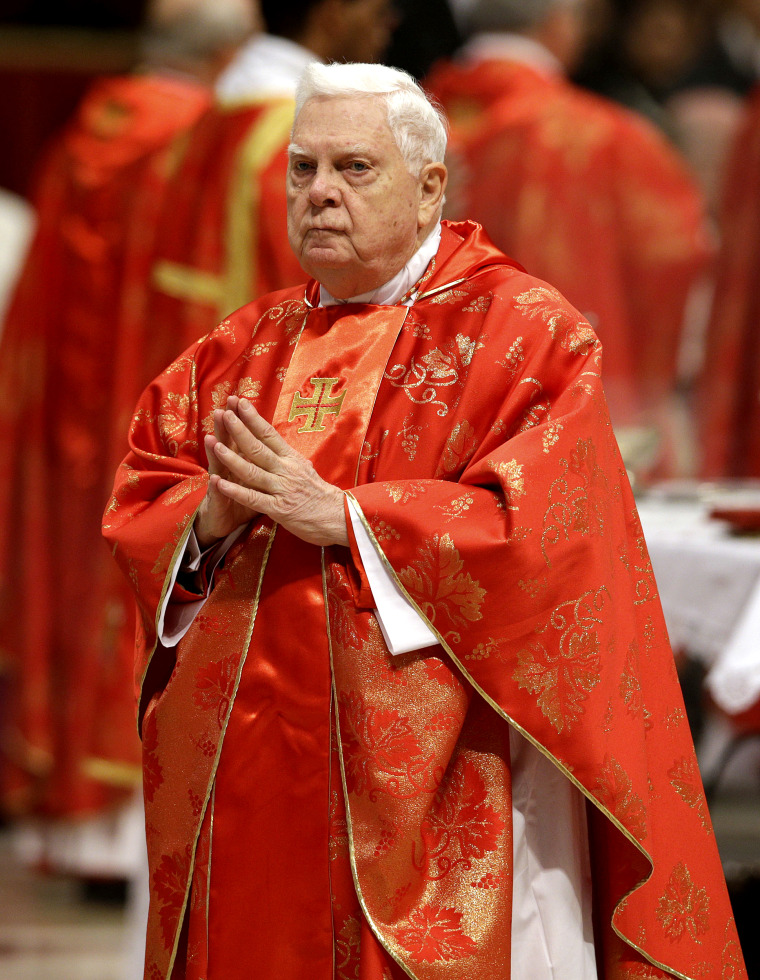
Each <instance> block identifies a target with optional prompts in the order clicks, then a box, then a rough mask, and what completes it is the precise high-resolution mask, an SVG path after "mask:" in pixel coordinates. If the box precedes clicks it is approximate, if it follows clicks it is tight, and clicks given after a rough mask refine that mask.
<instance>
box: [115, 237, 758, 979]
mask: <svg viewBox="0 0 760 980" xmlns="http://www.w3.org/2000/svg"><path fill="white" fill-rule="evenodd" d="M422 283H423V285H421V293H420V295H418V297H417V299H416V301H415V303H414V305H413V307H412V308H411V309H406V308H405V307H403V306H396V307H379V306H371V305H363V304H353V305H351V304H349V305H339V306H333V307H328V308H326V309H321V308H315V306H314V303H315V301H316V298H317V297H318V284H317V283H315V282H311V283H310V284H309V285H308V287H307V289H306V294H304V289H303V287H301V288H294V289H290V290H285V291H282V292H279V293H276V294H273V295H270V296H267V297H265V298H263V299H262V300H260V301H257V302H256V303H252V304H250V305H248V306H246V307H244V308H243V309H242V310H240V311H238V312H237V313H235V314H234V315H232V316H231V317H230V318H229V319H227V320H225V321H223V322H222V324H221V325H220V326H219V327H218V328H217V329H216V330H214V331H212V332H211V333H210V334H209V335H208V336H207V337H206V338H205V339H204V340H202V341H201V342H200V343H198V344H196V345H194V346H193V347H191V348H190V349H189V350H188V351H187V352H186V353H185V354H184V355H183V356H182V357H181V358H180V359H178V360H177V361H176V362H175V363H174V364H173V365H171V367H170V368H169V369H167V371H166V372H164V374H163V375H161V377H159V378H158V379H157V380H156V381H155V382H154V383H153V384H152V385H151V386H149V388H148V389H147V390H146V392H145V394H144V396H143V398H142V400H141V402H140V404H139V405H138V409H137V413H136V415H135V418H134V421H133V424H132V430H131V451H130V453H129V455H128V456H127V458H126V459H125V461H124V463H123V465H122V467H121V468H120V471H119V473H118V476H117V480H116V485H115V488H114V496H113V498H112V500H111V502H110V504H109V506H108V508H107V510H106V514H105V517H104V533H105V534H106V537H107V538H108V539H109V541H110V542H111V544H112V545H113V547H114V553H115V556H116V558H117V560H118V561H119V563H120V564H121V566H122V568H123V570H124V571H125V573H126V574H127V576H128V577H129V579H130V581H131V582H132V584H133V586H134V587H135V589H136V592H137V594H138V601H139V606H140V610H141V628H140V631H139V634H138V648H137V678H138V682H139V684H140V689H141V694H140V700H141V722H142V736H143V753H144V754H143V772H144V790H145V799H146V807H147V812H146V819H147V823H146V828H147V835H148V849H149V856H150V864H151V892H152V895H151V912H150V919H149V926H148V943H147V959H146V969H145V976H146V978H148V980H160V978H167V977H170V976H171V977H172V978H174V980H199V978H201V977H202V978H205V980H244V978H245V980H248V978H250V977H251V976H256V977H258V978H260V980H275V978H276V980H303V978H304V977H307V976H308V977H309V978H310V980H335V978H339V980H348V978H351V980H354V978H358V977H361V978H362V980H388V978H401V977H403V976H406V975H407V974H408V975H410V976H414V977H417V978H419V980H445V978H447V980H508V978H509V977H510V972H511V971H510V935H511V922H510V916H511V892H512V883H511V866H512V861H511V856H512V828H511V821H512V811H511V783H510V752H509V739H508V735H509V730H510V725H513V726H514V727H515V728H516V729H517V730H518V731H520V732H522V733H523V735H525V736H526V737H527V738H528V739H529V740H531V741H532V742H533V743H534V745H536V746H538V747H539V748H540V750H541V751H542V752H543V753H544V754H545V755H546V756H547V757H548V758H550V759H551V760H552V761H553V762H554V764H556V766H557V767H558V768H559V770H560V771H561V772H562V773H563V774H564V775H565V776H566V777H567V778H568V779H569V780H571V781H572V782H573V784H574V785H575V786H576V787H577V788H578V789H579V790H580V791H581V792H582V793H583V794H584V795H585V796H586V798H587V801H588V804H587V809H588V813H589V835H590V847H591V856H592V866H593V878H594V880H593V889H592V891H593V898H594V915H595V923H594V926H595V941H596V949H597V957H598V961H599V975H600V978H605V980H655V978H661V977H663V976H677V977H681V978H689V980H697V978H699V980H726V978H728V977H731V978H732V980H741V978H745V977H746V973H745V972H744V968H743V964H742V957H741V952H740V950H739V946H738V942H737V938H736V932H735V929H734V925H733V920H732V918H731V911H730V906H729V902H728V896H727V893H726V889H725V883H724V880H723V874H722V869H721V865H720V860H719V857H718V853H717V850H716V846H715V838H714V835H713V831H712V827H711V825H710V819H709V815H708V812H707V807H706V803H705V800H704V796H703V794H702V790H701V785H700V779H699V773H698V769H697V764H696V760H695V757H694V753H693V748H692V745H691V738H690V734H689V729H688V724H687V721H686V716H685V713H684V710H683V703H682V700H681V695H680V690H679V686H678V680H677V677H676V673H675V669H674V665H673V659H672V655H671V653H670V650H669V648H668V644H667V637H666V633H665V627H664V623H663V620H662V615H661V610H660V606H659V600H658V597H657V591H656V586H655V582H654V578H653V575H652V568H651V564H650V562H649V559H648V556H647V552H646V547H645V544H644V539H643V535H642V533H641V527H640V524H639V522H638V518H637V514H636V508H635V505H634V501H633V497H632V494H631V491H630V488H629V485H628V482H627V479H626V475H625V471H624V469H623V465H622V461H621V459H620V456H619V454H618V452H617V447H616V445H615V440H614V439H613V437H612V432H611V427H610V423H609V417H608V415H607V409H606V405H605V400H604V396H603V393H602V389H601V384H600V378H599V370H600V350H599V345H598V342H597V340H596V338H595V336H594V333H593V331H592V330H591V328H590V327H589V325H588V324H587V323H586V322H585V321H584V320H583V319H582V318H581V317H580V316H579V315H578V313H577V312H576V311H575V310H574V309H573V308H572V307H570V306H569V305H568V304H567V303H566V302H565V301H564V300H563V299H562V297H561V296H560V295H559V293H558V292H557V291H556V290H554V289H553V288H551V287H549V286H547V285H545V284H544V283H542V282H540V281H538V280H536V279H533V278H532V277H530V276H528V275H526V274H525V273H523V272H522V271H520V270H518V269H516V268H515V266H514V265H513V264H512V263H510V262H509V260H507V259H506V258H505V256H503V255H502V254H501V253H500V252H499V251H498V250H497V249H495V248H494V247H493V245H492V244H491V243H490V241H489V240H488V239H487V237H486V236H485V235H484V234H483V232H482V230H481V229H480V228H479V227H478V226H477V225H474V224H471V223H465V224H454V225H449V224H444V229H443V236H442V240H441V245H440V248H439V251H438V254H437V255H436V257H435V260H434V263H433V265H432V274H431V275H430V276H429V277H428V278H425V277H423V280H422ZM229 394H238V395H241V396H245V397H247V398H249V399H251V401H252V402H253V403H254V404H255V405H256V407H257V408H258V409H259V411H260V412H261V413H262V414H263V415H264V416H265V417H267V418H271V419H273V421H274V423H275V425H276V426H277V428H278V430H279V431H280V432H281V433H282V434H283V435H284V437H285V438H286V439H287V440H288V441H289V442H290V443H291V444H292V445H293V446H294V447H295V448H297V449H298V450H299V451H301V452H302V453H304V454H305V455H306V456H307V457H308V458H310V459H311V460H312V461H313V463H314V465H315V467H316V469H317V471H318V472H319V473H320V474H321V475H322V476H323V477H324V478H326V479H327V480H330V481H332V482H334V483H336V484H338V485H340V486H342V487H343V488H345V489H347V490H350V491H351V493H352V494H353V496H354V498H355V499H356V500H357V501H358V503H359V505H360V506H361V509H362V512H363V514H364V518H365V520H366V527H367V529H368V531H369V533H370V534H371V535H372V537H373V539H374V541H375V542H376V544H377V546H378V547H379V548H381V549H382V552H383V554H384V556H385V559H386V560H387V567H388V569H389V570H390V571H391V573H392V574H393V576H394V578H395V580H396V583H397V584H398V586H399V588H400V589H401V590H402V592H403V593H404V594H405V595H406V596H407V597H408V598H409V599H410V601H411V602H413V604H414V605H415V607H416V608H417V610H418V611H419V612H420V614H421V615H422V616H423V617H424V618H425V620H426V621H427V623H428V624H429V626H430V628H431V629H432V630H433V632H434V634H435V635H436V636H437V637H438V639H439V644H438V645H436V646H433V647H429V648H427V649H426V650H423V651H416V652H414V653H410V654H406V655H403V656H399V657H392V656H391V655H390V654H389V652H388V650H387V647H386V646H385V643H384V641H383V637H382V634H381V631H380V629H379V627H378V623H377V620H376V618H375V616H374V613H373V611H372V608H371V607H372V604H373V603H372V598H371V596H370V595H368V593H367V590H366V588H364V587H363V583H362V577H361V571H360V563H357V561H356V559H355V555H354V550H353V548H352V549H347V548H339V547H332V548H325V549H321V548H318V547H316V546H313V545H308V544H306V543H304V542H302V541H300V540H299V539H297V538H296V537H294V536H293V535H291V534H289V533H288V532H287V531H285V530H284V529H283V528H281V527H279V528H278V527H277V526H276V525H272V523H271V522H270V521H269V520H266V519H259V520H254V521H253V522H252V523H251V525H250V527H249V528H248V530H247V532H246V533H245V534H244V536H243V537H242V538H241V539H239V540H238V541H237V542H236V543H235V545H233V547H232V549H231V551H230V552H229V553H228V555H227V559H226V563H225V565H224V568H223V569H222V571H221V573H218V575H217V580H216V584H215V585H214V588H213V590H212V592H211V595H210V598H209V599H208V601H207V603H206V604H205V606H204V607H203V608H202V610H201V612H200V613H199V615H198V616H197V617H196V619H195V621H194V623H193V625H192V626H191V628H190V630H189V632H188V633H187V635H186V636H185V637H184V638H183V639H182V640H181V641H180V643H179V645H178V647H176V648H175V649H172V650H168V649H165V648H163V647H162V646H161V645H160V644H157V642H156V621H157V615H158V609H159V607H160V605H161V602H162V600H163V597H164V595H165V593H166V589H167V588H168V587H169V582H170V580H171V579H170V576H171V575H172V571H173V568H174V566H175V565H176V562H177V561H178V560H179V556H180V554H181V553H182V551H183V548H184V543H185V540H186V538H187V535H188V533H189V530H190V527H191V525H192V522H193V518H194V514H195V511H196V509H197V507H198V505H199V503H200V501H201V500H202V498H203V496H204V494H205V491H206V486H207V481H208V474H207V472H206V461H205V454H204V449H203V437H204V433H206V432H209V431H210V426H211V424H212V418H213V411H214V409H215V407H217V406H218V405H219V404H222V403H223V402H224V399H225V397H226V396H227V395H229ZM544 816H546V815H544ZM183 922H184V927H183ZM621 939H622V941H621ZM514 980H525V978H523V977H520V978H518V977H515V978H514Z"/></svg>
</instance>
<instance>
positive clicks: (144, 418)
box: [130, 408, 156, 435]
mask: <svg viewBox="0 0 760 980" xmlns="http://www.w3.org/2000/svg"><path fill="white" fill-rule="evenodd" d="M155 422H156V416H155V415H153V413H152V412H149V411H148V410H147V409H146V408H138V409H137V411H136V412H135V414H134V416H133V417H132V424H131V425H130V432H131V433H132V434H133V435H134V432H135V429H136V428H137V427H138V426H139V425H154V424H155Z"/></svg>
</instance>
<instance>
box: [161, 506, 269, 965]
mask: <svg viewBox="0 0 760 980" xmlns="http://www.w3.org/2000/svg"><path fill="white" fill-rule="evenodd" d="M278 527H279V525H278V524H273V525H272V527H271V528H270V531H269V540H268V541H267V544H266V548H265V550H264V556H263V558H262V562H261V569H260V571H259V580H258V582H257V584H256V597H255V599H254V602H253V609H252V610H251V617H250V621H249V623H248V629H247V631H246V636H245V640H244V641H243V642H244V650H243V655H242V656H241V658H240V666H239V667H238V670H237V674H236V675H235V687H234V690H233V692H232V696H231V697H230V707H229V710H228V711H227V717H226V718H225V719H224V725H223V727H222V731H221V734H220V736H219V745H218V746H217V750H216V755H215V756H214V761H213V763H212V765H211V774H210V776H209V780H208V786H207V787H206V797H205V799H204V801H203V806H202V807H201V811H200V814H199V817H198V829H197V830H196V832H195V837H194V839H193V842H192V858H191V860H190V868H189V870H188V875H187V885H186V887H185V897H184V900H183V902H182V908H181V909H180V914H179V918H178V920H177V931H176V933H175V936H174V945H173V946H172V952H171V956H170V958H169V970H168V972H167V974H166V976H165V978H164V980H170V978H171V975H172V970H173V969H174V963H175V960H176V958H177V949H178V947H179V938H180V933H181V932H182V926H183V924H184V921H185V914H186V912H187V903H188V901H189V898H190V890H191V888H192V884H193V872H194V871H195V852H196V849H197V847H198V838H199V837H200V832H201V827H202V825H203V818H204V817H205V815H206V808H207V807H208V804H209V800H210V798H211V794H212V791H213V790H214V786H215V780H216V771H217V769H218V768H219V759H220V758H221V755H222V748H223V747H224V736H225V735H226V733H227V725H228V724H229V720H230V718H231V716H232V709H233V707H234V705H235V699H236V697H237V692H238V688H239V686H240V678H241V677H242V674H243V667H244V666H245V662H246V660H247V659H248V650H249V648H250V645H251V636H252V635H253V628H254V625H255V623H256V614H257V613H258V611H259V599H260V597H261V587H262V584H263V582H264V573H265V571H266V568H267V564H268V563H269V554H270V552H271V550H272V545H273V543H274V538H275V534H276V533H277V528H278Z"/></svg>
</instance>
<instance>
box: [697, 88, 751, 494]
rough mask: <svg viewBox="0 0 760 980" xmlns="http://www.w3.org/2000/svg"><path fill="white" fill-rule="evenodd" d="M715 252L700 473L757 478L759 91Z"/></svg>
mask: <svg viewBox="0 0 760 980" xmlns="http://www.w3.org/2000/svg"><path fill="white" fill-rule="evenodd" d="M720 226H721V235H722V240H721V250H720V255H719V260H718V272H717V281H716V286H715V296H714V300H713V312H712V317H711V321H710V327H709V330H708V335H707V342H706V345H705V356H704V366H703V372H702V377H701V380H700V384H699V388H698V416H699V423H700V435H701V441H702V460H701V471H702V473H703V475H704V476H706V477H710V478H716V477H718V478H720V477H755V478H757V477H760V329H758V323H759V322H760V295H759V294H758V273H759V272H760V260H759V256H760V88H759V89H757V90H756V91H755V93H754V95H753V96H752V97H751V98H750V100H749V101H748V103H747V111H746V115H745V117H744V121H743V124H742V126H741V128H740V130H739V132H738V134H737V137H736V142H735V144H734V148H733V150H732V153H731V155H730V157H729V159H728V162H727V165H726V174H725V183H724V193H723V201H722V207H721V215H720Z"/></svg>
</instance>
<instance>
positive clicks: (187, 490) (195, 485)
mask: <svg viewBox="0 0 760 980" xmlns="http://www.w3.org/2000/svg"><path fill="white" fill-rule="evenodd" d="M205 485H206V477H205V476H193V477H190V479H188V480H183V481H182V482H181V483H178V484H177V485H176V486H175V487H173V488H172V489H171V490H168V491H167V492H166V493H165V494H164V495H163V497H162V498H161V502H162V503H163V504H164V506H166V507H170V506H171V505H172V504H178V503H179V502H180V501H181V500H184V499H185V497H189V496H190V494H191V493H193V492H194V491H195V490H197V489H199V488H200V487H203V486H205Z"/></svg>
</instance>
